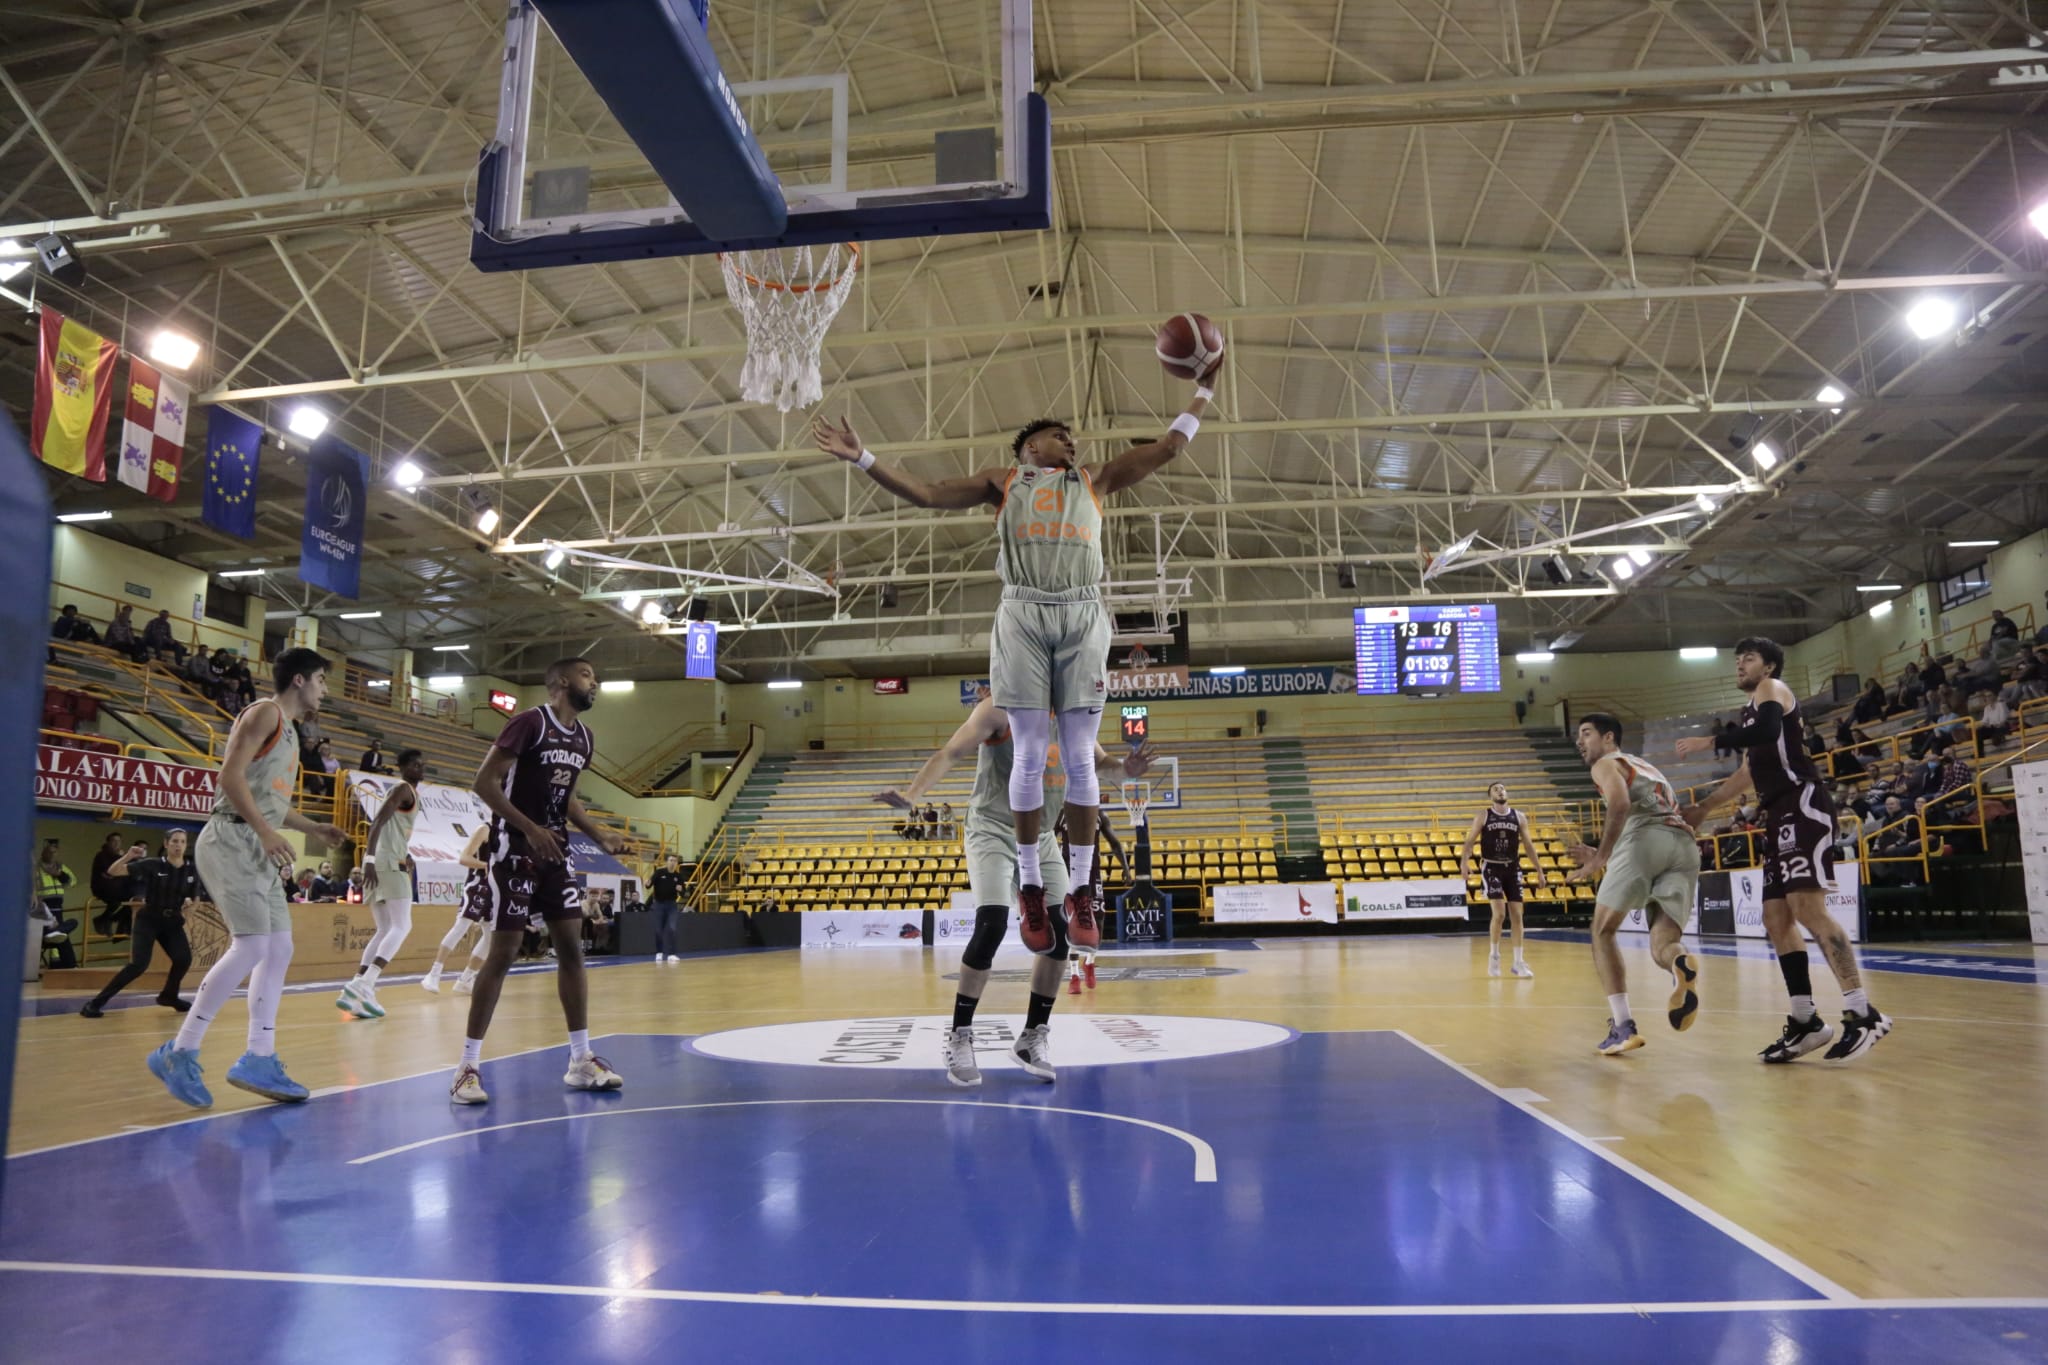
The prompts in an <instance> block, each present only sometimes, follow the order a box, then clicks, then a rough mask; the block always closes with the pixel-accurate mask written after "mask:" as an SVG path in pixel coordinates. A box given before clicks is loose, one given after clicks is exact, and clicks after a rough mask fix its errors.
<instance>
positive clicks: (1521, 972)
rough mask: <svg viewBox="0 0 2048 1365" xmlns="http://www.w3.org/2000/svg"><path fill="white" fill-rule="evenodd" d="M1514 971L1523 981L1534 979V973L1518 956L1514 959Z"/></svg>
mask: <svg viewBox="0 0 2048 1365" xmlns="http://www.w3.org/2000/svg"><path fill="white" fill-rule="evenodd" d="M1514 973H1515V975H1516V976H1519V977H1521V978H1522V979H1523V980H1524V981H1534V980H1535V979H1536V973H1534V972H1532V971H1530V970H1529V964H1528V963H1526V962H1524V961H1522V959H1520V958H1519V957H1518V958H1516V959H1515V966H1514Z"/></svg>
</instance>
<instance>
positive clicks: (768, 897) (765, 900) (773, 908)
mask: <svg viewBox="0 0 2048 1365" xmlns="http://www.w3.org/2000/svg"><path fill="white" fill-rule="evenodd" d="M754 908H755V909H756V910H758V911H760V912H761V913H762V914H764V915H772V914H774V913H776V912H777V911H779V910H781V909H782V902H781V901H779V900H777V899H776V898H775V893H774V892H773V891H763V892H762V893H761V900H760V903H759V904H757V905H756V906H755V907H754Z"/></svg>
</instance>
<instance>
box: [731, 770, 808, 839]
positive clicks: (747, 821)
mask: <svg viewBox="0 0 2048 1365" xmlns="http://www.w3.org/2000/svg"><path fill="white" fill-rule="evenodd" d="M795 761H796V758H795V756H794V755H791V754H763V755H762V756H761V758H760V760H759V761H758V762H756V763H755V764H754V771H753V772H751V773H749V774H747V780H746V784H745V785H744V786H742V787H741V788H740V791H739V795H737V796H735V797H734V798H733V799H732V805H731V807H729V808H728V809H727V810H726V812H725V819H724V821H723V824H724V826H725V828H726V830H727V831H728V832H729V833H730V835H731V838H732V841H733V842H734V843H735V844H738V843H739V842H740V841H742V840H744V839H745V838H746V837H747V835H749V834H751V833H752V832H753V828H754V826H755V825H757V824H759V823H760V822H761V817H762V815H763V814H764V813H765V812H766V811H767V809H768V801H769V799H770V798H771V797H773V796H774V795H775V789H776V788H777V787H779V786H781V785H782V779H783V778H784V777H787V776H788V775H789V767H790V764H792V763H794V762H795Z"/></svg>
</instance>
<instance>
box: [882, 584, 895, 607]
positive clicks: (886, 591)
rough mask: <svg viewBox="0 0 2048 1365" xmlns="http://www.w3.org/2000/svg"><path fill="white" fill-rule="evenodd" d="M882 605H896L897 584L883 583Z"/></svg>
mask: <svg viewBox="0 0 2048 1365" xmlns="http://www.w3.org/2000/svg"><path fill="white" fill-rule="evenodd" d="M882 605H883V606H884V607H893V606H895V605H896V585H895V584H894V583H884V584H883V585H882Z"/></svg>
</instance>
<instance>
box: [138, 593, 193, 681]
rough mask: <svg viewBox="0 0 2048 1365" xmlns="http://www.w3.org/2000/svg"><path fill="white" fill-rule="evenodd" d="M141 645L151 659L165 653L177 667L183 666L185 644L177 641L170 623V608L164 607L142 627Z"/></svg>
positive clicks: (159, 657)
mask: <svg viewBox="0 0 2048 1365" xmlns="http://www.w3.org/2000/svg"><path fill="white" fill-rule="evenodd" d="M142 645H143V648H144V649H145V650H146V651H147V652H148V654H149V657H150V658H152V659H161V658H163V657H164V656H165V655H169V656H170V657H171V661H172V662H173V663H174V664H176V665H177V666H178V667H179V668H183V667H184V666H185V646H183V645H181V644H179V643H178V637H177V635H176V634H175V633H174V627H173V626H172V625H171V609H170V608H169V607H165V608H164V609H163V610H162V611H160V612H158V613H157V614H156V616H155V617H154V618H152V619H151V621H150V623H149V624H148V625H146V626H144V627H143V628H142Z"/></svg>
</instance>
